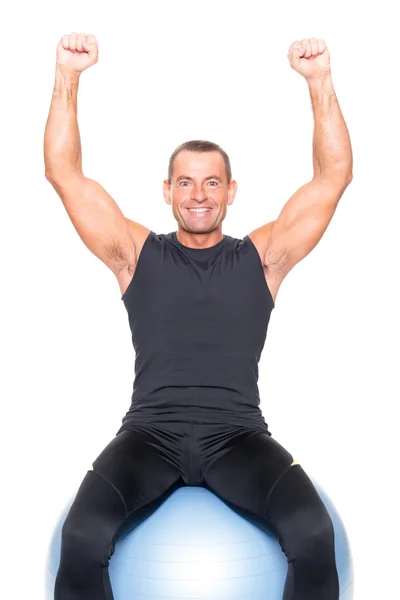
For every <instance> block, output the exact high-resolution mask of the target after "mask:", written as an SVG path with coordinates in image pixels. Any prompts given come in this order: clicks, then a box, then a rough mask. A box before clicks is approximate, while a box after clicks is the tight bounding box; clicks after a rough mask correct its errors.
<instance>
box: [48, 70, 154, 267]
mask: <svg viewBox="0 0 400 600" xmlns="http://www.w3.org/2000/svg"><path fill="white" fill-rule="evenodd" d="M78 87H79V74H73V73H70V72H65V71H63V69H61V68H59V67H58V66H57V68H56V77H55V85H54V91H53V96H52V100H51V106H50V112H49V116H48V120H47V124H46V129H45V135H44V159H45V175H46V178H47V179H48V181H49V182H50V183H51V184H52V185H53V187H54V189H55V190H56V192H57V193H58V195H59V196H60V198H61V200H62V202H63V205H64V207H65V209H66V211H67V213H68V215H69V217H70V219H71V221H72V223H73V225H74V227H75V229H76V231H77V233H78V234H79V236H80V238H81V239H82V241H83V242H84V244H85V245H86V246H87V248H89V250H90V251H91V252H92V253H93V254H95V255H96V256H97V257H98V258H100V260H102V261H103V262H104V263H105V264H106V265H107V266H108V267H109V268H110V269H111V270H112V271H113V272H114V273H115V274H116V275H118V273H120V272H121V271H122V270H124V269H127V270H128V271H129V270H132V267H133V265H134V263H135V257H136V255H135V251H136V249H135V243H134V239H133V236H134V235H135V232H136V230H138V232H139V233H142V234H143V233H144V232H147V231H148V230H147V229H146V228H145V227H143V226H141V225H139V224H137V223H134V222H133V221H130V222H128V220H127V219H126V218H125V217H124V215H123V214H122V212H121V210H120V209H119V207H118V205H117V204H116V203H115V201H114V200H113V198H112V197H111V196H110V195H109V194H108V193H107V192H106V191H105V190H104V188H103V187H102V186H101V185H100V184H99V183H97V182H96V181H94V180H93V179H90V178H88V177H85V175H84V174H83V171H82V154H81V142H80V134H79V127H78V120H77V96H78ZM142 230H143V232H142Z"/></svg>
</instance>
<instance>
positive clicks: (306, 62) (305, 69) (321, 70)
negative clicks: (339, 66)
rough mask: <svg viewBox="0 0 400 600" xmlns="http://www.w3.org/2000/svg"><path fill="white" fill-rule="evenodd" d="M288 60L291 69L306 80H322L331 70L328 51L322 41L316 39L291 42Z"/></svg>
mask: <svg viewBox="0 0 400 600" xmlns="http://www.w3.org/2000/svg"><path fill="white" fill-rule="evenodd" d="M288 59H289V62H290V66H291V67H292V69H294V70H295V71H297V72H298V73H300V75H303V77H305V78H306V79H307V80H310V79H323V78H324V77H326V75H328V74H329V72H330V69H331V65H330V56H329V50H328V48H327V47H326V44H325V42H324V40H317V39H316V38H309V39H306V40H301V41H296V42H293V44H292V45H291V46H290V48H289V52H288Z"/></svg>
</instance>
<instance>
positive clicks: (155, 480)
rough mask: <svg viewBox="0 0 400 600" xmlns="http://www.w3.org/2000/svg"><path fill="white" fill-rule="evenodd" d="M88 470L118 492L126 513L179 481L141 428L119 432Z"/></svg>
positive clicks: (153, 440) (177, 476)
mask: <svg viewBox="0 0 400 600" xmlns="http://www.w3.org/2000/svg"><path fill="white" fill-rule="evenodd" d="M91 470H93V471H94V472H95V473H97V474H98V475H100V476H101V477H102V478H103V479H105V480H106V481H107V482H108V483H109V484H110V485H111V486H112V487H114V489H115V490H117V491H118V493H119V494H120V496H121V497H122V499H123V501H124V503H125V505H126V510H127V513H130V512H132V511H134V510H137V508H139V507H141V506H143V505H145V504H147V503H149V502H152V501H153V500H155V499H156V498H159V497H160V496H162V494H164V493H165V492H166V491H168V490H169V489H170V488H171V487H172V486H173V485H175V484H176V483H177V482H178V481H179V480H180V474H179V471H178V470H177V468H176V467H175V466H174V465H173V464H172V463H171V461H170V460H169V457H168V456H167V455H166V452H164V451H163V448H162V446H160V445H156V444H155V438H154V434H153V433H150V431H147V430H146V428H145V427H140V428H136V429H132V430H125V431H122V432H121V433H119V434H118V435H117V436H116V437H115V438H114V439H113V440H112V441H111V442H110V443H109V444H108V445H107V446H106V447H105V448H104V450H103V451H102V452H101V453H100V454H99V456H98V457H97V458H96V460H95V461H94V462H93V465H92V468H91Z"/></svg>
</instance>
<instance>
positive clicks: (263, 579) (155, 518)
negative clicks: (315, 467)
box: [46, 482, 354, 600]
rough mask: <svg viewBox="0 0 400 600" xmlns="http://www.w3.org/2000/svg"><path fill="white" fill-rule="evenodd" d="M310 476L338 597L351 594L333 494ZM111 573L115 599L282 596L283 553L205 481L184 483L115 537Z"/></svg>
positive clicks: (54, 546) (55, 552)
mask: <svg viewBox="0 0 400 600" xmlns="http://www.w3.org/2000/svg"><path fill="white" fill-rule="evenodd" d="M313 483H314V486H315V487H316V489H317V491H318V493H319V495H320V497H321V499H322V501H323V502H324V504H325V506H326V508H327V510H328V512H329V514H330V517H331V519H332V521H333V526H334V530H335V552H336V564H337V569H338V575H339V584H340V600H352V598H353V587H354V586H353V567H352V559H351V552H350V547H349V543H348V539H347V535H346V531H345V528H344V526H343V523H342V521H341V519H340V517H339V515H338V513H337V511H336V510H335V508H334V506H333V504H332V502H331V501H330V500H329V498H328V497H327V496H326V494H325V493H324V492H323V491H322V490H321V489H320V487H319V486H317V484H316V483H315V482H313ZM71 504H72V501H71V502H70V503H69V506H68V507H67V509H66V510H65V511H64V513H63V515H62V516H61V518H60V519H59V522H58V523H57V526H56V529H55V531H54V534H53V537H52V540H51V544H50V550H49V556H48V561H47V568H46V591H47V595H46V598H47V600H53V599H54V582H55V575H56V573H57V570H58V566H59V562H60V546H61V528H62V525H63V523H64V520H65V518H66V515H67V513H68V510H69V507H70V505H71ZM109 573H110V579H111V586H112V589H113V594H114V599H115V600H149V598H151V600H161V599H165V600H166V599H169V600H191V599H194V598H196V600H206V599H207V600H216V599H218V600H282V596H283V588H284V583H285V578H286V573H287V559H286V556H285V555H284V553H283V551H282V549H281V547H280V545H279V542H278V541H277V539H276V537H275V536H274V535H273V534H272V533H268V532H265V531H263V530H262V529H261V528H260V527H258V526H257V525H256V524H254V523H252V522H250V521H249V520H248V519H247V518H244V517H243V516H242V515H241V514H238V512H237V511H236V510H233V509H232V508H230V506H229V505H227V504H226V503H225V502H223V501H222V500H220V499H219V498H218V497H217V496H215V495H214V494H213V493H211V492H210V491H209V490H207V489H206V488H203V487H191V486H185V487H181V488H179V489H177V490H176V491H174V492H173V493H172V494H171V495H170V496H168V497H167V499H166V500H165V501H164V502H163V503H162V504H161V506H159V507H158V508H157V509H156V510H155V511H154V512H153V513H152V514H151V515H150V516H149V517H147V518H146V520H144V521H142V523H140V524H139V525H138V526H137V527H136V528H134V529H133V530H131V531H130V532H129V533H127V534H126V535H125V536H124V537H123V538H122V539H120V540H119V541H118V542H117V544H116V547H115V553H114V555H113V557H112V558H111V560H110V566H109Z"/></svg>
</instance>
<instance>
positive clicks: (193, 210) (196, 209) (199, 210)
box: [189, 208, 210, 212]
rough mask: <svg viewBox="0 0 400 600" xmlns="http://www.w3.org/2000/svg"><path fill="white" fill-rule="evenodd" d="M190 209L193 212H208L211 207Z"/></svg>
mask: <svg viewBox="0 0 400 600" xmlns="http://www.w3.org/2000/svg"><path fill="white" fill-rule="evenodd" d="M189 210H190V211H192V212H208V211H209V210H210V209H209V208H189Z"/></svg>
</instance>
